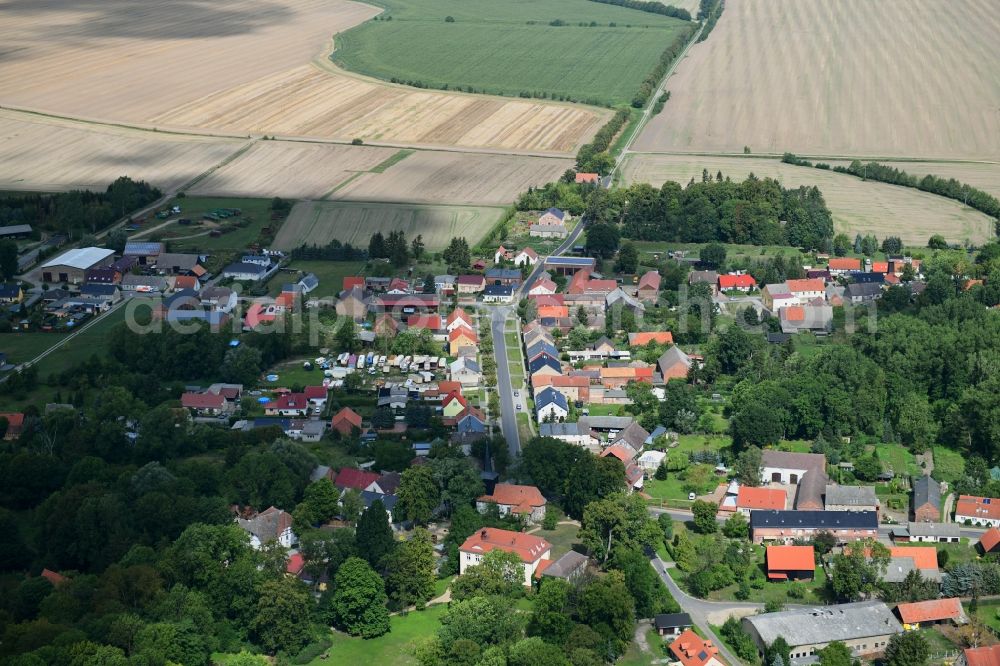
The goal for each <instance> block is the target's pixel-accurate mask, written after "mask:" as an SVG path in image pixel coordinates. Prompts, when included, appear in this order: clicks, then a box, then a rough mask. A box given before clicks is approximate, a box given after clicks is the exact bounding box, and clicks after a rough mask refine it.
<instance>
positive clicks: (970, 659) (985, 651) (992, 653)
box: [955, 644, 1000, 666]
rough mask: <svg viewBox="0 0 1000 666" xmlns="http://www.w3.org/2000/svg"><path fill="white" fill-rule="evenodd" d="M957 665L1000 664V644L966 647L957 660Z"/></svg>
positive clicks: (992, 665) (980, 665)
mask: <svg viewBox="0 0 1000 666" xmlns="http://www.w3.org/2000/svg"><path fill="white" fill-rule="evenodd" d="M955 666H1000V644H997V645H988V646H985V647H977V648H966V649H965V650H963V651H962V654H960V655H959V657H958V659H957V660H956V661H955Z"/></svg>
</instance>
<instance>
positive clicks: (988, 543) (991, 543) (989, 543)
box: [979, 527, 1000, 553]
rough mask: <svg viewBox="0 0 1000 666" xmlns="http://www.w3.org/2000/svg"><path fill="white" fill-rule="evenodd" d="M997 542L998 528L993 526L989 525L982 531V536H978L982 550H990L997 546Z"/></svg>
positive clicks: (999, 533)
mask: <svg viewBox="0 0 1000 666" xmlns="http://www.w3.org/2000/svg"><path fill="white" fill-rule="evenodd" d="M997 544H1000V529H997V528H995V527H991V528H990V529H988V530H986V531H985V532H983V536H981V537H980V538H979V545H980V546H981V547H982V549H983V551H984V552H987V553H988V552H990V551H991V550H993V549H994V548H996V547H997Z"/></svg>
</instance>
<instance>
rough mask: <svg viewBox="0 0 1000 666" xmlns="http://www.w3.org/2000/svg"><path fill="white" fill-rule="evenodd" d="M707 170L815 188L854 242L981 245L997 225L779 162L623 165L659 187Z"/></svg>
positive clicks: (911, 194)
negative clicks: (857, 237)
mask: <svg viewBox="0 0 1000 666" xmlns="http://www.w3.org/2000/svg"><path fill="white" fill-rule="evenodd" d="M703 169H708V172H709V174H710V175H711V176H712V177H713V178H714V177H715V175H716V173H718V172H719V171H722V173H723V175H724V176H729V177H730V178H732V179H733V180H743V179H744V178H746V177H747V175H748V174H750V173H753V174H755V175H757V176H758V177H760V178H764V177H770V178H775V179H777V180H778V181H780V182H781V184H782V185H783V186H785V187H799V186H802V185H815V186H817V187H819V189H820V190H821V191H822V192H823V196H824V198H825V199H826V204H827V206H829V208H830V211H831V212H832V213H833V220H834V226H835V228H836V230H837V231H838V232H844V233H846V234H848V235H850V236H851V237H852V238H853V236H854V234H855V233H862V234H865V233H873V234H875V235H876V236H877V237H878V238H884V237H886V236H899V237H900V238H902V239H903V242H904V243H907V244H910V245H919V246H923V245H926V244H927V239H928V238H930V237H931V236H932V235H933V234H941V235H942V236H944V237H945V238H947V239H948V240H949V241H952V242H964V241H966V240H969V241H972V242H974V243H977V244H980V243H983V242H985V241H988V240H990V239H991V238H993V236H994V233H993V221H992V220H991V219H990V218H989V217H988V216H986V215H984V214H982V213H980V212H978V211H975V210H973V209H971V208H966V207H965V206H962V205H961V204H959V203H957V202H955V201H952V200H950V199H945V198H944V197H939V196H937V195H934V194H928V193H926V192H921V191H919V190H916V189H912V188H907V187H899V186H896V185H886V184H885V183H876V182H873V181H868V182H865V181H863V180H861V179H860V178H855V177H854V176H850V175H846V174H839V173H835V172H832V171H825V170H823V169H812V168H809V167H799V166H793V165H791V164H785V163H784V162H781V161H779V160H777V159H766V158H741V157H700V156H696V155H632V156H630V157H629V158H628V159H627V160H626V161H625V163H624V167H623V172H622V173H623V176H624V179H625V181H626V182H628V183H634V182H648V183H651V184H653V185H654V186H656V187H659V186H660V185H661V184H662V183H663V182H664V181H667V180H674V181H677V182H679V183H681V184H682V185H687V183H688V182H689V181H690V180H691V179H692V178H694V179H695V180H701V177H702V170H703Z"/></svg>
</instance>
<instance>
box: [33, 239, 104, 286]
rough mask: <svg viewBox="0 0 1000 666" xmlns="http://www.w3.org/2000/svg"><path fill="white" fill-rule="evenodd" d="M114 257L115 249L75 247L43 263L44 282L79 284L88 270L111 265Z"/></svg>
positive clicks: (42, 275)
mask: <svg viewBox="0 0 1000 666" xmlns="http://www.w3.org/2000/svg"><path fill="white" fill-rule="evenodd" d="M114 258H115V253H114V251H113V250H107V249H105V248H100V247H81V248H74V249H72V250H67V251H66V252H63V253H62V254H60V255H59V256H58V257H55V258H53V259H50V260H49V261H47V262H45V263H44V264H42V266H41V268H40V269H39V272H40V273H41V278H42V282H50V283H51V282H69V283H73V284H79V283H81V282H83V281H84V278H85V275H86V273H87V271H89V270H91V269H94V268H104V267H106V266H108V265H110V264H111V263H112V262H113V261H114Z"/></svg>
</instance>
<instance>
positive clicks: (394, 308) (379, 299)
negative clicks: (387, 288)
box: [369, 294, 441, 318]
mask: <svg viewBox="0 0 1000 666" xmlns="http://www.w3.org/2000/svg"><path fill="white" fill-rule="evenodd" d="M440 306H441V299H440V297H439V296H438V295H437V294H382V295H381V296H376V297H375V298H373V299H372V300H371V303H370V306H369V308H370V309H372V310H374V311H375V312H376V313H381V312H389V313H392V315H393V316H394V317H398V318H402V317H408V316H410V315H411V314H413V313H415V312H435V311H436V310H437V309H438V308H439V307H440Z"/></svg>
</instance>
